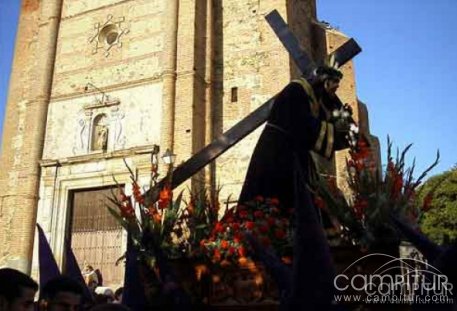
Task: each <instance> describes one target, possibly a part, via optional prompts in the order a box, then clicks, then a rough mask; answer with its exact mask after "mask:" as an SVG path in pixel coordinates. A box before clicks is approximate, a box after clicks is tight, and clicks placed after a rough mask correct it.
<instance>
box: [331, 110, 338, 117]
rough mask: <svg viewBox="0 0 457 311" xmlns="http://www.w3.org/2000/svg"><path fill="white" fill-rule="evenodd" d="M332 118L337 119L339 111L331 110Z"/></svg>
mask: <svg viewBox="0 0 457 311" xmlns="http://www.w3.org/2000/svg"><path fill="white" fill-rule="evenodd" d="M332 114H333V117H335V118H338V117H339V116H340V111H339V110H336V109H335V110H333V113H332Z"/></svg>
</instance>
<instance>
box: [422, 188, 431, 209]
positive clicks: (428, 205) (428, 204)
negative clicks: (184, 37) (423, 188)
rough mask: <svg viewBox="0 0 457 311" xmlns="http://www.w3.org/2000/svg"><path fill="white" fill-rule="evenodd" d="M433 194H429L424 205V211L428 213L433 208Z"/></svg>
mask: <svg viewBox="0 0 457 311" xmlns="http://www.w3.org/2000/svg"><path fill="white" fill-rule="evenodd" d="M432 199H433V193H431V192H429V193H427V195H426V196H425V198H424V203H423V204H422V210H423V211H424V212H428V211H429V210H430V208H431V207H432Z"/></svg>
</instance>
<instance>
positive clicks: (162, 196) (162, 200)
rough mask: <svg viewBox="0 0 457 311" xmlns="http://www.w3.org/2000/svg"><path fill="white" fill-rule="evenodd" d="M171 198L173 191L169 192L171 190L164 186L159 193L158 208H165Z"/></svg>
mask: <svg viewBox="0 0 457 311" xmlns="http://www.w3.org/2000/svg"><path fill="white" fill-rule="evenodd" d="M172 196H173V191H171V188H170V187H168V186H165V187H164V188H163V189H162V190H160V192H159V208H160V209H164V208H167V207H168V205H169V204H170V202H171V198H172Z"/></svg>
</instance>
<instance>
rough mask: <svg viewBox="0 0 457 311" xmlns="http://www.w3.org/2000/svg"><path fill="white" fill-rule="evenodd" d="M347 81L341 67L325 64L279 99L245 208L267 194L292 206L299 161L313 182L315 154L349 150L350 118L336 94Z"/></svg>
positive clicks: (247, 186)
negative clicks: (296, 165) (340, 69)
mask: <svg viewBox="0 0 457 311" xmlns="http://www.w3.org/2000/svg"><path fill="white" fill-rule="evenodd" d="M330 62H331V61H330ZM342 77H343V75H342V73H341V72H340V71H339V70H338V69H337V68H336V66H333V65H332V64H327V65H323V66H320V67H318V68H317V69H316V70H315V71H314V72H313V74H312V75H311V77H309V78H308V79H305V78H304V77H301V78H300V79H298V80H293V81H292V82H291V83H289V84H288V85H287V86H286V87H285V88H284V89H283V90H282V91H281V92H280V93H279V94H278V95H277V97H276V98H275V100H274V104H273V107H272V109H271V113H270V115H269V117H268V120H267V124H266V126H265V129H264V130H263V132H262V134H261V136H260V138H259V141H258V143H257V145H256V147H255V149H254V153H253V155H252V158H251V162H250V164H249V168H248V171H247V174H246V178H245V182H244V185H243V188H242V190H241V194H240V197H239V203H240V204H242V203H243V202H246V201H249V200H252V199H254V198H255V197H256V196H263V197H268V198H277V199H279V202H280V204H281V205H282V207H284V208H291V207H292V206H293V195H294V194H293V189H294V187H293V181H294V178H293V176H294V165H293V163H294V161H295V160H298V163H299V166H300V167H301V169H302V170H303V172H304V175H305V178H306V179H307V180H306V182H307V183H308V182H309V179H310V178H311V177H312V176H313V175H314V174H316V171H315V168H314V163H313V160H312V157H311V155H310V151H314V152H316V153H317V154H319V155H321V156H323V157H325V158H327V159H330V158H331V157H332V155H333V153H334V151H335V150H340V149H343V148H347V147H348V146H349V141H348V137H349V133H350V130H349V129H350V122H348V120H349V119H348V118H343V117H341V116H340V115H339V114H338V113H337V112H339V111H341V110H342V109H343V107H344V106H343V105H342V103H341V101H340V100H339V98H338V97H337V95H336V90H337V89H338V87H339V83H340V80H341V79H342ZM314 176H315V175H314Z"/></svg>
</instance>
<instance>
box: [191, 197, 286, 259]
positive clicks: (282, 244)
mask: <svg viewBox="0 0 457 311" xmlns="http://www.w3.org/2000/svg"><path fill="white" fill-rule="evenodd" d="M291 214H292V210H289V211H283V210H282V209H280V208H279V201H278V200H277V199H275V198H271V199H269V198H267V199H265V198H263V197H261V196H258V197H256V198H255V199H254V200H253V201H250V202H247V203H245V204H244V205H238V206H236V207H235V208H234V209H232V210H230V211H228V212H227V213H226V214H225V216H224V217H223V218H222V220H221V221H219V222H217V223H216V224H215V225H214V227H213V230H212V232H211V234H210V236H209V238H207V239H205V240H203V241H202V242H201V244H200V245H201V247H202V252H203V253H204V254H206V255H207V256H208V257H209V258H210V259H211V260H212V261H213V263H219V264H221V265H222V266H226V265H228V264H236V263H238V264H244V263H245V262H246V258H245V257H246V256H247V255H248V250H249V248H250V247H249V245H248V243H247V242H246V239H245V238H244V234H245V233H250V234H252V235H253V236H254V237H255V238H256V239H258V241H259V242H260V243H261V244H262V245H264V246H265V247H273V248H274V249H275V251H276V252H277V254H279V255H280V256H281V257H282V256H285V255H290V252H291V248H292V246H291V242H292V232H291V226H290V222H291V218H292V217H291V216H292V215H291Z"/></svg>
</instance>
